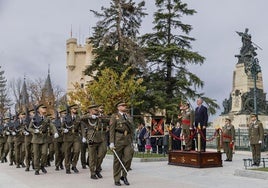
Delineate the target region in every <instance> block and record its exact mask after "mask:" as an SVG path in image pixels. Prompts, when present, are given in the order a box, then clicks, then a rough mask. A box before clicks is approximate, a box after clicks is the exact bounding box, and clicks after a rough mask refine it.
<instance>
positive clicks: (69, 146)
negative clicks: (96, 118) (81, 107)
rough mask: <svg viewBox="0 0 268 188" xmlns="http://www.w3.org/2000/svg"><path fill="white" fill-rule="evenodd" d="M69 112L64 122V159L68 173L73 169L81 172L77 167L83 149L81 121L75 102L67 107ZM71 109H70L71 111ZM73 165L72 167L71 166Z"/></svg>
mask: <svg viewBox="0 0 268 188" xmlns="http://www.w3.org/2000/svg"><path fill="white" fill-rule="evenodd" d="M66 110H67V114H66V116H65V118H64V123H63V133H64V134H63V142H64V148H65V149H64V159H65V169H66V174H71V170H70V169H72V170H73V171H74V172H75V173H79V171H78V169H77V168H76V165H77V161H78V159H79V154H80V149H81V140H82V138H81V135H80V134H81V121H80V117H79V116H78V113H77V111H78V106H77V105H76V104H73V105H71V106H69V107H67V109H66ZM69 110H70V111H69ZM71 165H72V168H71Z"/></svg>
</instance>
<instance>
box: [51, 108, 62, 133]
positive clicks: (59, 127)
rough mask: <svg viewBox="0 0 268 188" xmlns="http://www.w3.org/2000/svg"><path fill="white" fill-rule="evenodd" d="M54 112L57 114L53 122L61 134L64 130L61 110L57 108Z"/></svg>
mask: <svg viewBox="0 0 268 188" xmlns="http://www.w3.org/2000/svg"><path fill="white" fill-rule="evenodd" d="M54 114H55V119H54V121H53V122H52V123H53V124H54V125H55V127H56V129H57V131H58V133H59V134H60V133H61V132H62V126H61V120H60V116H59V112H58V111H57V110H54Z"/></svg>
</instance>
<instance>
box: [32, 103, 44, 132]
mask: <svg viewBox="0 0 268 188" xmlns="http://www.w3.org/2000/svg"><path fill="white" fill-rule="evenodd" d="M33 107H34V116H33V125H34V128H36V129H39V128H40V126H41V125H42V121H43V120H42V118H41V117H40V116H39V114H38V112H37V106H36V105H33Z"/></svg>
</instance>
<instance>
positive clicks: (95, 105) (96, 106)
mask: <svg viewBox="0 0 268 188" xmlns="http://www.w3.org/2000/svg"><path fill="white" fill-rule="evenodd" d="M98 107H99V105H97V104H92V105H89V106H88V109H94V108H96V109H97V108H98Z"/></svg>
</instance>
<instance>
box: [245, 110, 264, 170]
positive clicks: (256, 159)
mask: <svg viewBox="0 0 268 188" xmlns="http://www.w3.org/2000/svg"><path fill="white" fill-rule="evenodd" d="M250 118H251V122H250V124H249V128H248V136H249V143H250V147H251V151H252V159H253V164H252V165H256V166H259V165H260V161H261V144H262V141H263V138H264V130H263V125H262V123H261V121H259V120H258V119H257V114H251V115H250Z"/></svg>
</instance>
